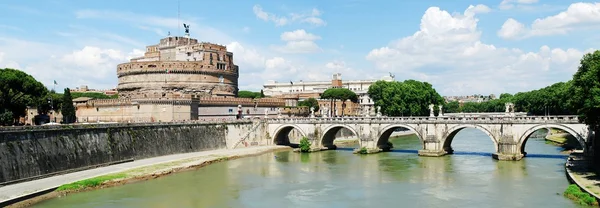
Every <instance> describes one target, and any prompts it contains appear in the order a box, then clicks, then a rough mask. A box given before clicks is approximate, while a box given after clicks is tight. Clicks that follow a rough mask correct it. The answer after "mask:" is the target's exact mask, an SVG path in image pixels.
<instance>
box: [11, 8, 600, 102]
mask: <svg viewBox="0 0 600 208" xmlns="http://www.w3.org/2000/svg"><path fill="white" fill-rule="evenodd" d="M179 2H180V3H179V4H180V7H179V8H180V9H179V14H180V15H179V16H180V18H178V5H177V1H171V2H170V3H168V4H167V3H165V1H154V0H149V1H116V0H105V1H87V0H86V1H66V0H46V1H42V0H39V1H34V0H31V1H20V2H16V1H12V2H2V3H0V19H1V20H2V21H0V67H2V68H4V67H12V68H18V69H21V70H24V71H26V72H27V73H30V74H32V75H33V76H34V77H35V78H36V79H38V80H40V81H42V82H43V83H44V84H46V85H47V86H51V85H52V80H54V79H55V80H57V81H58V82H59V86H58V87H59V88H64V87H71V88H73V87H77V86H79V85H88V86H89V87H90V88H95V89H106V88H113V87H115V86H116V84H117V78H116V64H118V63H123V62H126V61H127V60H128V59H129V58H131V57H135V56H139V55H141V54H142V53H143V51H144V50H145V46H146V45H152V44H155V43H156V42H157V41H158V40H159V39H160V38H162V37H165V36H166V34H167V32H171V33H172V34H173V35H177V34H183V30H182V28H183V27H181V26H180V24H182V23H188V24H191V27H190V32H191V35H192V36H193V37H194V38H197V39H199V40H202V41H209V42H214V43H218V44H223V45H227V46H228V49H229V50H230V51H232V52H234V61H235V62H236V64H237V65H239V66H240V72H241V74H240V89H248V90H258V89H260V88H261V87H262V84H264V83H265V82H266V81H268V80H276V81H280V82H287V81H290V80H295V81H298V80H329V79H330V77H331V74H333V73H337V72H339V73H342V76H343V78H344V79H346V80H347V79H379V78H381V77H382V76H385V75H387V74H388V73H389V72H391V73H393V74H395V75H396V80H404V79H417V80H421V81H427V82H430V83H432V84H433V86H434V87H435V88H436V89H437V90H438V92H440V93H441V94H442V95H467V94H476V93H477V94H492V93H494V94H499V93H502V92H509V93H515V92H519V91H528V90H532V89H538V88H541V87H544V86H546V85H549V84H552V83H554V82H558V81H567V80H569V79H570V78H571V76H572V74H573V73H574V72H575V71H576V70H577V66H578V62H579V60H580V58H581V56H582V55H583V54H584V53H586V52H590V51H592V50H594V49H597V48H599V47H600V46H599V40H600V38H598V36H597V35H594V34H597V33H598V31H599V30H598V28H599V27H598V26H600V4H597V3H593V2H578V1H568V0H561V1H550V0H489V1H468V0H454V1H448V0H418V1H417V0H405V1H375V0H373V1H366V0H327V1H323V0H321V1H317V0H305V1H192V0H181V1H179Z"/></svg>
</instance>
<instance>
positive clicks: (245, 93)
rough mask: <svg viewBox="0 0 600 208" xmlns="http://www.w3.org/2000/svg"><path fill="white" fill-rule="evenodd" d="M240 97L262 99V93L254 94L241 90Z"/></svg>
mask: <svg viewBox="0 0 600 208" xmlns="http://www.w3.org/2000/svg"><path fill="white" fill-rule="evenodd" d="M238 97H239V98H261V97H262V96H261V93H260V92H252V91H247V90H240V91H239V92H238Z"/></svg>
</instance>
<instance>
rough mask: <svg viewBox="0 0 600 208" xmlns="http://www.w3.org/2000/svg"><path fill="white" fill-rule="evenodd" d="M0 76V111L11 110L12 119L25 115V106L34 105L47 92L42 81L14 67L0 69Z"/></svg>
mask: <svg viewBox="0 0 600 208" xmlns="http://www.w3.org/2000/svg"><path fill="white" fill-rule="evenodd" d="M0 78H1V79H2V81H1V82H0V112H7V111H9V112H11V113H12V116H13V120H17V119H18V118H19V117H21V116H25V109H26V108H27V106H34V105H35V104H36V103H37V101H38V100H39V99H40V97H42V96H44V95H45V94H47V93H48V90H47V89H46V87H45V86H44V85H43V84H42V83H40V82H38V81H37V80H35V78H33V77H32V76H31V75H28V74H26V73H25V72H22V71H19V70H16V69H8V68H6V69H0ZM6 115H7V114H5V116H6Z"/></svg>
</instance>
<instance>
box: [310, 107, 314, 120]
mask: <svg viewBox="0 0 600 208" xmlns="http://www.w3.org/2000/svg"><path fill="white" fill-rule="evenodd" d="M310 117H311V118H314V117H315V107H314V106H313V107H310Z"/></svg>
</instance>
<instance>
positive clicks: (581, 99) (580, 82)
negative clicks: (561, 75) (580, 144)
mask: <svg viewBox="0 0 600 208" xmlns="http://www.w3.org/2000/svg"><path fill="white" fill-rule="evenodd" d="M599 80H600V51H595V52H593V53H588V54H585V55H584V56H583V58H582V59H581V62H580V65H579V69H578V70H577V72H576V73H575V74H574V75H573V81H572V82H573V83H572V85H571V87H570V90H569V92H570V95H571V97H570V99H569V104H570V105H571V106H572V107H573V108H574V109H576V110H577V114H579V119H580V120H581V121H583V122H584V123H585V124H587V125H589V126H590V128H591V129H592V130H593V131H594V132H596V134H595V135H594V136H595V138H594V140H593V149H594V150H595V151H594V152H595V155H594V158H595V159H596V161H598V159H600V154H599V153H597V151H598V150H600V149H599V148H600V136H599V134H600V133H598V132H600V131H599V130H600V81H599ZM596 164H597V163H596Z"/></svg>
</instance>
